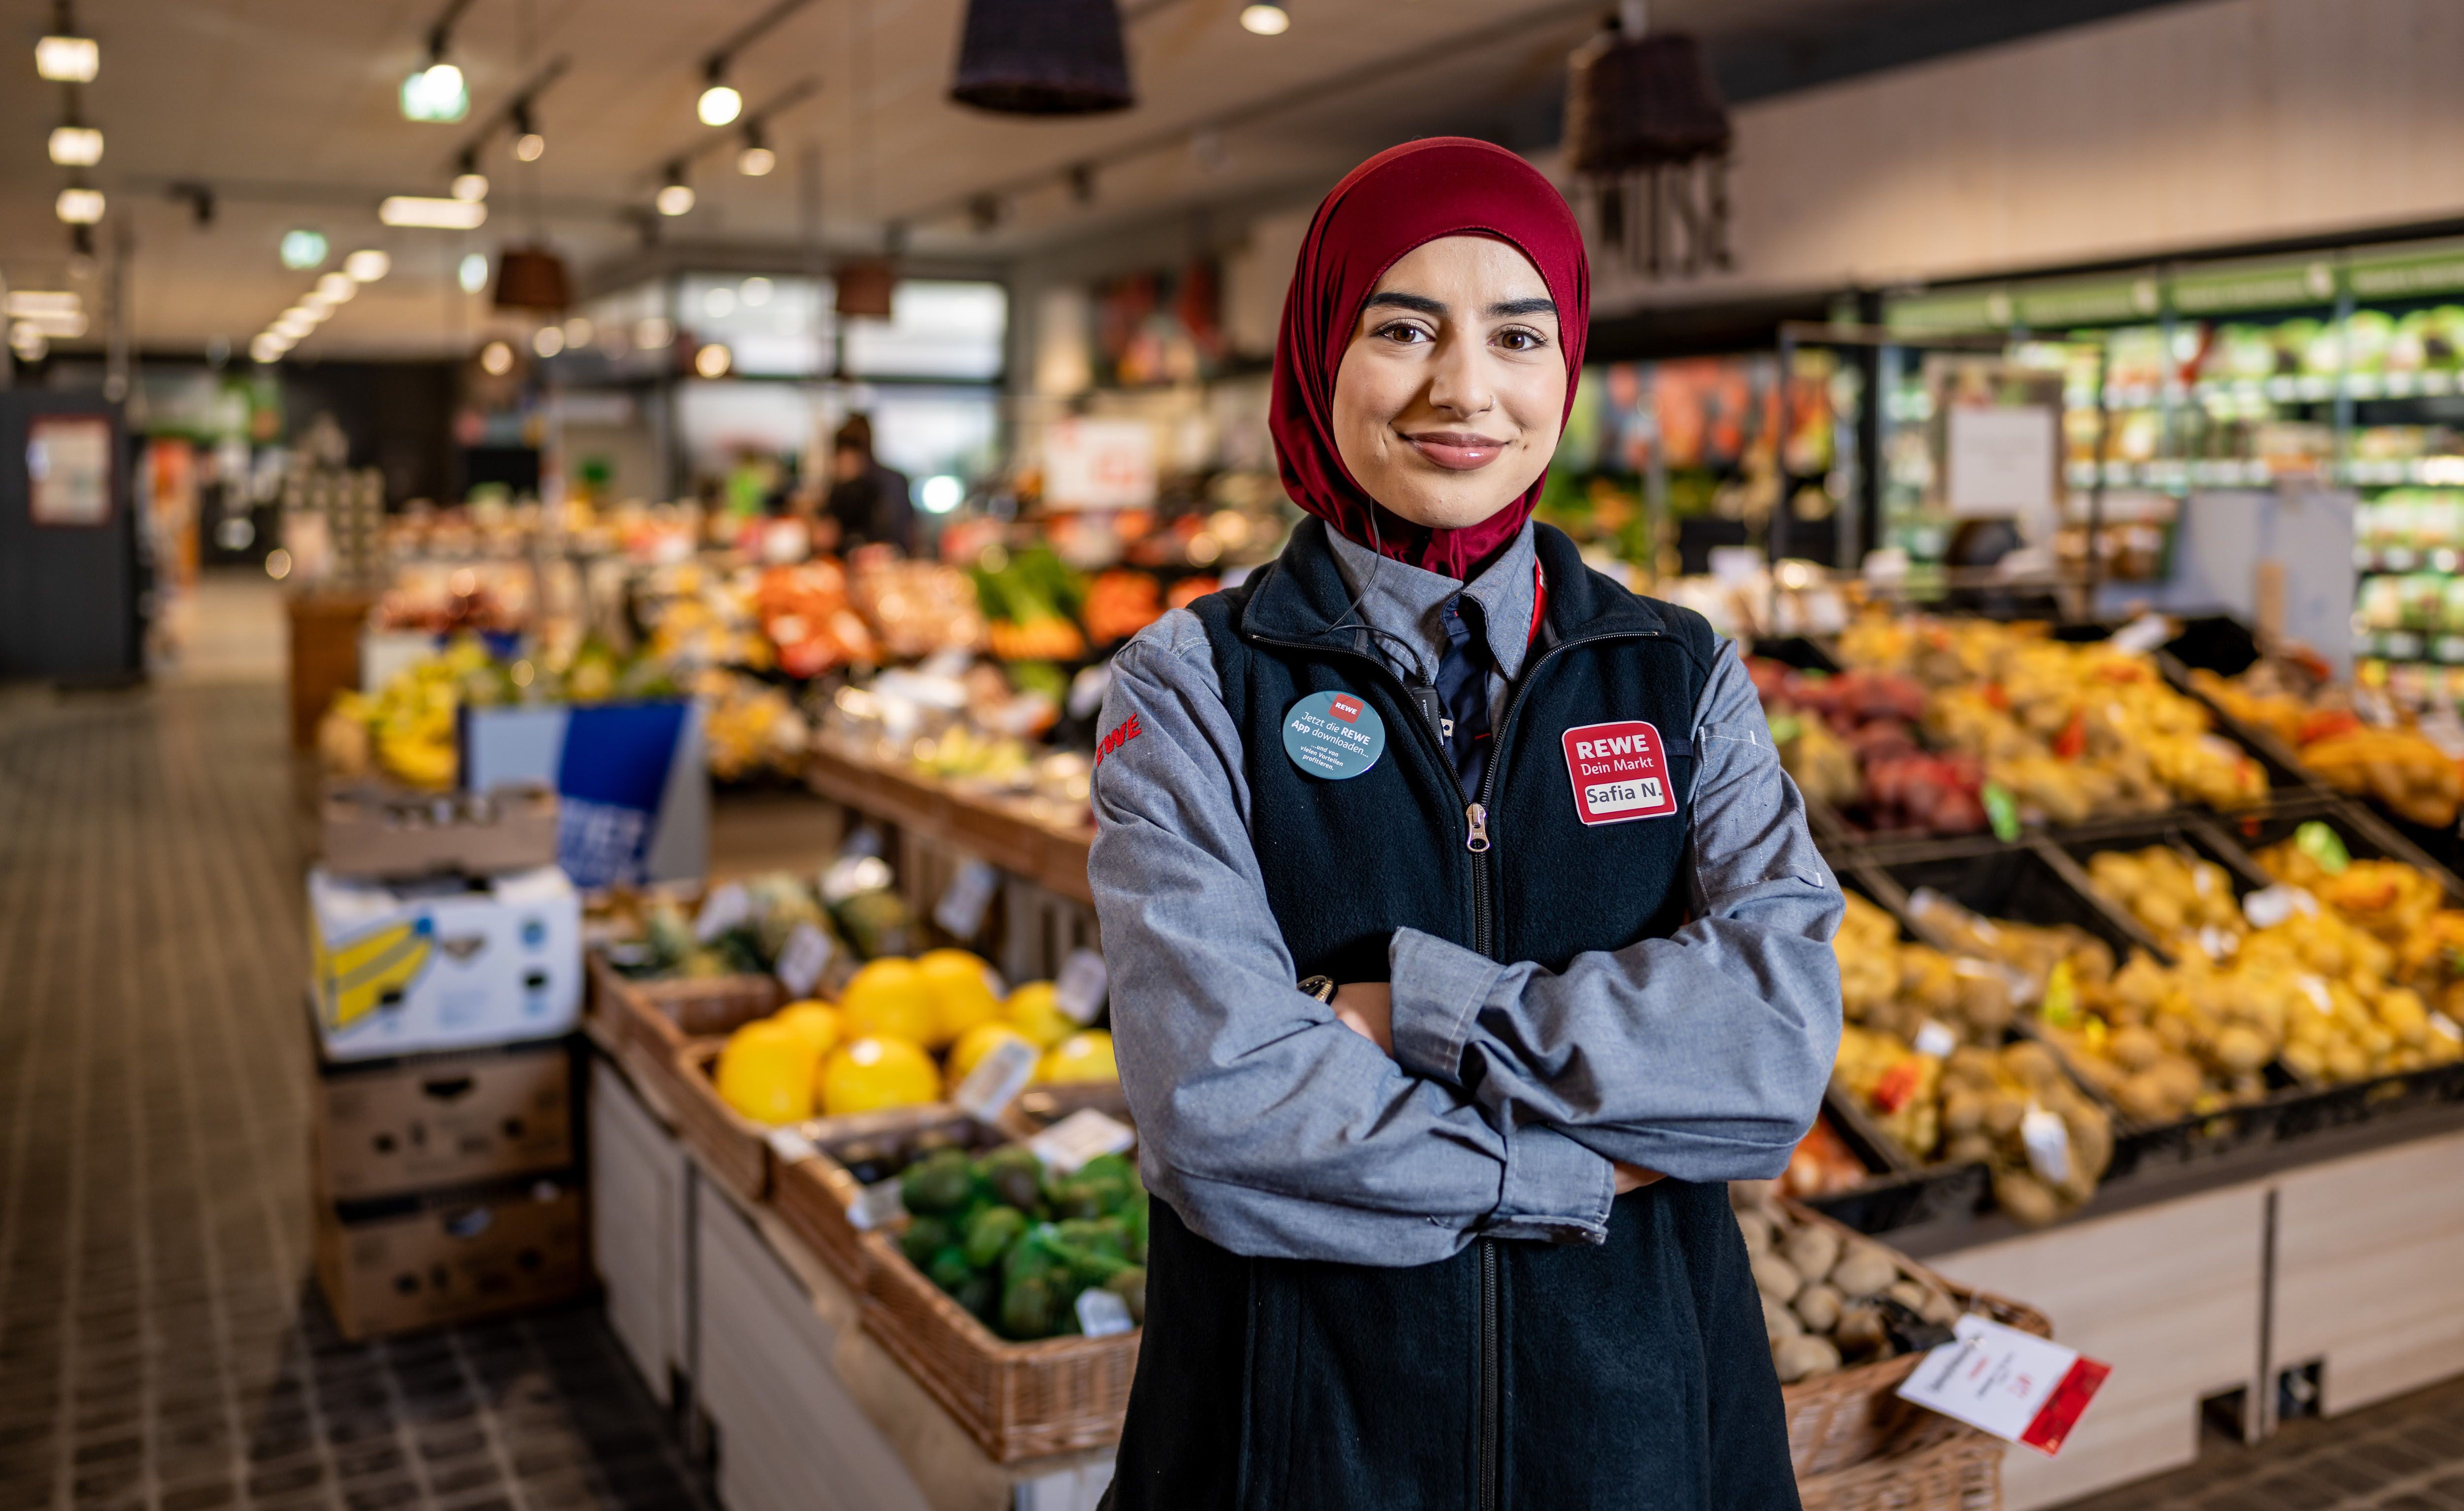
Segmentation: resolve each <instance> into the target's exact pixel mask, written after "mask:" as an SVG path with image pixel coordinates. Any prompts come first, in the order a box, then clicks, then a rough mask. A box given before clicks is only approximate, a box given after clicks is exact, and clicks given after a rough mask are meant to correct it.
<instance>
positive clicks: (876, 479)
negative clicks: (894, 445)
mask: <svg viewBox="0 0 2464 1511" xmlns="http://www.w3.org/2000/svg"><path fill="white" fill-rule="evenodd" d="M829 511H830V517H831V518H833V519H835V520H837V521H838V526H839V541H838V548H839V549H840V550H841V551H852V550H854V549H855V548H856V547H858V546H862V545H872V544H875V543H879V544H883V545H891V546H895V547H897V548H898V549H899V550H900V551H901V552H903V553H905V554H906V555H908V556H913V555H915V554H916V542H915V499H914V494H913V491H912V488H911V485H910V484H909V483H908V481H907V474H906V473H904V472H900V471H894V470H892V469H891V468H887V467H884V466H882V465H881V464H880V463H879V462H876V461H874V460H873V456H872V421H871V419H870V418H869V417H868V416H865V415H861V414H851V415H849V416H847V423H846V424H845V425H842V426H840V427H839V429H838V435H837V436H836V438H835V439H833V440H832V442H831V443H830V498H829Z"/></svg>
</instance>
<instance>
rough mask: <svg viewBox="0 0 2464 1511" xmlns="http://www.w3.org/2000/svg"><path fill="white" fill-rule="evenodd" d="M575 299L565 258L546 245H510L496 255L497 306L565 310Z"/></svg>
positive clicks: (500, 307) (508, 308) (511, 308)
mask: <svg viewBox="0 0 2464 1511" xmlns="http://www.w3.org/2000/svg"><path fill="white" fill-rule="evenodd" d="M572 302H573V280H572V279H571V278H569V277H567V276H566V275H565V272H564V259H563V258H562V257H560V256H558V255H557V254H556V253H555V252H550V251H548V250H547V249H546V248H545V247H508V248H506V249H505V250H504V251H503V252H498V253H497V254H496V308H498V309H500V310H561V309H563V308H564V307H565V306H566V305H568V304H571V303H572Z"/></svg>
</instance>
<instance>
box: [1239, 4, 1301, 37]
mask: <svg viewBox="0 0 2464 1511" xmlns="http://www.w3.org/2000/svg"><path fill="white" fill-rule="evenodd" d="M1291 29H1292V13H1291V12H1290V11H1287V10H1285V9H1284V8H1283V7H1282V6H1280V5H1277V4H1274V3H1273V0H1258V3H1257V4H1255V5H1249V6H1243V8H1242V10H1241V30H1242V31H1243V32H1247V33H1250V34H1251V35H1254V36H1281V35H1283V34H1284V33H1287V32H1288V31H1290V30H1291Z"/></svg>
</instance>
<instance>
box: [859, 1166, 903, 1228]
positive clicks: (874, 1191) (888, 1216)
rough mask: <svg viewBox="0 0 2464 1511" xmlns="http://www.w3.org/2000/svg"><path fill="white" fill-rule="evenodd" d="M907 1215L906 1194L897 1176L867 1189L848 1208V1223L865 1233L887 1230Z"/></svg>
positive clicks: (878, 1182) (874, 1183)
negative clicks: (881, 1229)
mask: <svg viewBox="0 0 2464 1511" xmlns="http://www.w3.org/2000/svg"><path fill="white" fill-rule="evenodd" d="M906 1215H907V1195H906V1192H905V1189H904V1188H902V1187H901V1186H900V1185H899V1184H898V1177H897V1176H895V1175H892V1176H891V1177H890V1178H889V1179H888V1180H877V1181H874V1182H873V1183H872V1184H871V1185H869V1186H867V1187H865V1188H864V1192H863V1193H862V1194H860V1195H858V1196H857V1197H856V1199H855V1201H854V1202H853V1204H851V1205H850V1206H849V1207H848V1208H847V1221H849V1222H850V1223H853V1224H854V1225H855V1226H856V1227H857V1228H858V1229H859V1230H861V1231H862V1232H865V1233H871V1232H873V1231H875V1230H876V1229H880V1228H887V1227H889V1226H891V1224H892V1223H895V1222H896V1221H897V1220H898V1219H899V1218H901V1217H904V1216H906Z"/></svg>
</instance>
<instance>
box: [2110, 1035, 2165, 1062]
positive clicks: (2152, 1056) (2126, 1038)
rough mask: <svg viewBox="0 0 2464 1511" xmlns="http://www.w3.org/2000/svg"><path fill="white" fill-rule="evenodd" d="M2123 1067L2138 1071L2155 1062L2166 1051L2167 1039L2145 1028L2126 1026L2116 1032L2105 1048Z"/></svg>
mask: <svg viewBox="0 0 2464 1511" xmlns="http://www.w3.org/2000/svg"><path fill="white" fill-rule="evenodd" d="M2105 1053H2106V1054H2108V1055H2111V1056H2112V1057H2113V1059H2114V1061H2115V1062H2116V1063H2118V1064H2120V1065H2121V1066H2122V1068H2123V1069H2124V1070H2128V1071H2132V1072H2134V1073H2135V1072H2138V1071H2142V1070H2145V1069H2146V1068H2147V1067H2148V1066H2150V1065H2152V1064H2154V1063H2155V1062H2157V1061H2158V1060H2159V1059H2160V1058H2162V1057H2163V1055H2164V1053H2165V1041H2164V1040H2161V1039H2158V1038H2157V1037H2156V1036H2155V1035H2154V1034H2152V1033H2149V1032H2148V1031H2147V1030H2146V1029H2145V1028H2136V1027H2133V1028H2124V1029H2122V1030H2119V1031H2118V1032H2116V1033H2115V1034H2114V1036H2113V1038H2112V1040H2110V1041H2109V1042H2108V1044H2107V1045H2106V1048H2105Z"/></svg>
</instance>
